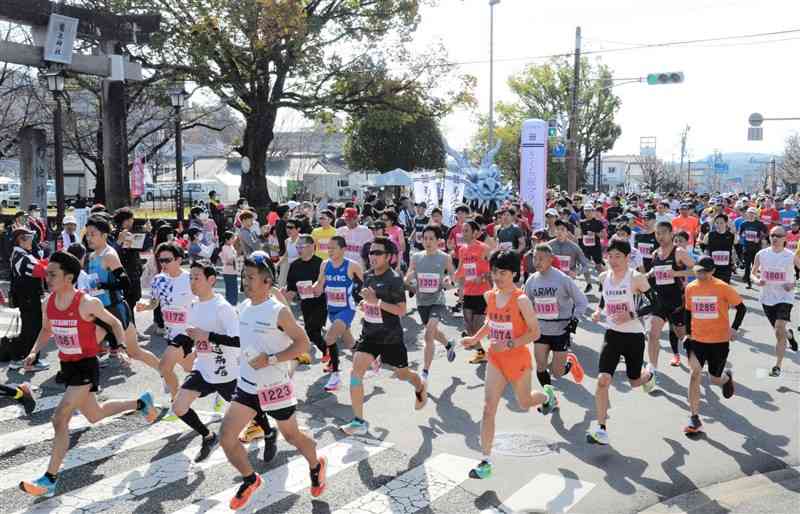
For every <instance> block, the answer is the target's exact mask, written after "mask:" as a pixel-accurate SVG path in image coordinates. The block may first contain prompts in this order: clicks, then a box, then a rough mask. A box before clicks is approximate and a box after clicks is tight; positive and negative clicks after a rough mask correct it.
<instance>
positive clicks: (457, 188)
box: [442, 171, 466, 226]
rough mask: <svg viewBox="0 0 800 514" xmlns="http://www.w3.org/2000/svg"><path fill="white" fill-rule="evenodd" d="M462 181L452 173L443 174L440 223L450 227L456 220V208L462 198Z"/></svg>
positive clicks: (457, 175) (463, 185) (463, 186)
mask: <svg viewBox="0 0 800 514" xmlns="http://www.w3.org/2000/svg"><path fill="white" fill-rule="evenodd" d="M465 186H466V184H464V179H463V178H462V177H461V175H459V174H457V173H453V172H452V171H446V172H445V179H444V193H442V222H443V223H444V224H445V225H447V226H452V225H453V223H455V220H456V207H458V206H459V205H460V204H461V202H462V200H463V198H464V188H465Z"/></svg>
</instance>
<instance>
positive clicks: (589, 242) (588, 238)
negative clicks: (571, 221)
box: [583, 234, 594, 246]
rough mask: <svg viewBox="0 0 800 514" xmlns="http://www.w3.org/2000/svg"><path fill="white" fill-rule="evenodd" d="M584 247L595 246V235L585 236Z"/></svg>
mask: <svg viewBox="0 0 800 514" xmlns="http://www.w3.org/2000/svg"><path fill="white" fill-rule="evenodd" d="M583 246H594V234H587V235H585V236H583Z"/></svg>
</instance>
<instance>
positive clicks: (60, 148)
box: [44, 71, 66, 232]
mask: <svg viewBox="0 0 800 514" xmlns="http://www.w3.org/2000/svg"><path fill="white" fill-rule="evenodd" d="M46 76H47V89H49V90H50V92H51V93H52V94H53V98H54V99H55V101H56V110H55V112H54V113H53V139H54V141H55V156H54V157H55V165H56V223H58V230H59V232H61V229H62V222H63V220H64V214H65V212H64V211H65V209H66V205H65V201H64V133H63V130H62V120H61V95H62V94H64V74H63V73H61V71H53V72H50V73H47V75H46ZM44 209H45V210H44V212H45V218H47V201H45V206H44Z"/></svg>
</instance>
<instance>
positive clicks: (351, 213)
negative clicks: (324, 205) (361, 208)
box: [344, 207, 358, 220]
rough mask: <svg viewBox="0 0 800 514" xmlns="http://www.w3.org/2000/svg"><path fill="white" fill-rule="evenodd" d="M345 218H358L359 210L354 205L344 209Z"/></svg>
mask: <svg viewBox="0 0 800 514" xmlns="http://www.w3.org/2000/svg"><path fill="white" fill-rule="evenodd" d="M344 218H345V219H349V220H354V219H356V218H358V211H357V210H356V209H355V208H353V207H348V208H347V209H345V210H344Z"/></svg>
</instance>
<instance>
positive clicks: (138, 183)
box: [131, 157, 144, 198]
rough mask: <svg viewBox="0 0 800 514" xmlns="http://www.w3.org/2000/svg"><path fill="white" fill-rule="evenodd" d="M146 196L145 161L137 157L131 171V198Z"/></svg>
mask: <svg viewBox="0 0 800 514" xmlns="http://www.w3.org/2000/svg"><path fill="white" fill-rule="evenodd" d="M142 195H144V161H143V160H142V158H141V157H136V158H135V159H134V161H133V169H132V170H131V196H132V197H133V198H137V197H140V196H142Z"/></svg>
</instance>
